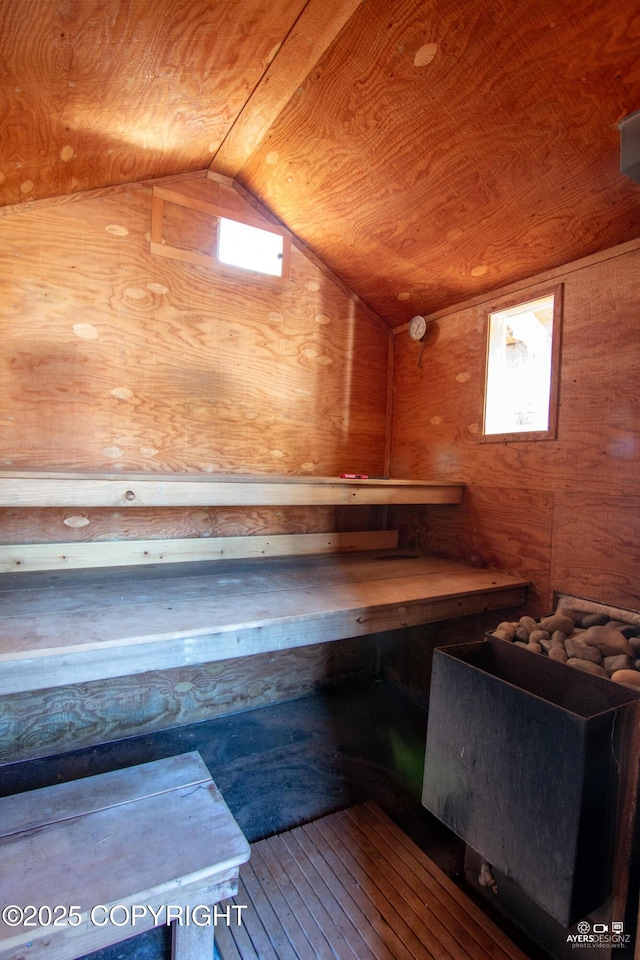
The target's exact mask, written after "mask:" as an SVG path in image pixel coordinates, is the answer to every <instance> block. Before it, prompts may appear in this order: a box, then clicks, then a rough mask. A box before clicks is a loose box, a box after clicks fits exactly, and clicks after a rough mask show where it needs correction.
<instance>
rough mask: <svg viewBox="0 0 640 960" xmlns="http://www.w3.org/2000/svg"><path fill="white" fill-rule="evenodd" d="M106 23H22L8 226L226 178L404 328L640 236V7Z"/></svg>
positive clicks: (429, 8)
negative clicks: (128, 191) (632, 166)
mask: <svg viewBox="0 0 640 960" xmlns="http://www.w3.org/2000/svg"><path fill="white" fill-rule="evenodd" d="M108 6H109V9H108V10H105V5H104V2H103V0H87V2H83V3H81V4H71V5H66V6H65V5H63V6H60V4H59V3H56V2H55V0H5V2H4V3H3V4H2V11H1V12H0V38H1V40H0V59H1V61H2V63H3V64H4V74H3V84H2V88H1V89H0V108H1V109H2V115H3V116H4V117H5V118H6V124H5V125H6V127H7V129H8V130H10V133H11V135H10V136H8V137H7V138H6V140H5V141H3V143H2V144H0V204H2V205H9V206H11V207H13V206H16V205H20V204H22V205H29V203H33V204H38V203H40V202H42V199H43V198H51V199H56V200H57V199H58V198H61V197H64V196H65V195H67V196H68V195H70V194H73V193H87V192H88V191H91V190H95V189H102V188H104V187H105V186H107V185H109V184H115V185H121V184H123V183H126V182H133V181H141V180H143V179H148V178H149V179H150V178H154V177H155V178H157V177H164V176H167V175H171V174H174V175H177V174H180V173H185V172H194V171H201V170H203V169H206V168H208V167H209V165H210V163H211V161H212V158H214V157H217V163H218V168H219V169H224V170H227V171H228V172H229V173H232V172H233V173H234V174H235V173H236V172H237V171H238V175H239V177H240V178H241V180H242V183H243V184H244V185H245V186H247V187H249V188H250V189H251V190H252V191H253V192H254V193H255V194H256V195H258V196H260V197H262V198H263V200H264V201H265V202H267V203H268V205H269V206H270V207H271V209H272V210H273V212H274V214H275V215H276V216H277V217H278V218H279V219H280V220H281V221H282V222H284V223H286V224H287V225H288V226H289V228H290V229H291V230H293V231H294V232H295V233H296V234H297V235H298V236H299V237H300V238H301V240H304V241H305V242H306V243H307V244H308V245H309V246H310V247H311V248H312V249H313V250H314V251H315V253H316V254H317V255H318V256H319V257H320V258H322V259H324V260H325V261H326V262H327V264H329V265H330V266H331V267H332V268H333V269H334V270H335V272H336V273H337V274H338V275H339V276H341V277H342V279H343V280H344V281H345V282H346V283H347V284H348V285H349V286H350V287H352V288H353V290H354V292H355V294H356V295H357V296H358V297H359V300H360V302H364V303H367V304H369V305H370V307H372V308H373V309H374V310H376V311H377V312H378V313H379V314H380V315H381V316H383V317H385V319H387V320H389V322H391V323H392V324H393V325H394V326H397V325H403V324H404V323H406V322H407V320H408V319H409V318H410V317H411V316H412V315H414V314H415V313H425V312H428V311H431V310H435V309H437V308H439V307H442V306H447V305H451V304H455V303H457V302H459V301H460V300H461V299H463V298H465V297H467V296H471V295H473V294H475V293H479V292H486V291H488V290H492V289H496V288H497V287H499V286H501V285H503V284H505V283H507V282H510V281H511V280H515V279H518V278H523V277H527V276H529V275H531V274H532V273H535V272H537V271H541V270H543V269H548V268H550V267H552V266H557V265H560V264H562V263H566V262H568V261H570V260H571V259H573V258H575V257H578V256H584V255H587V254H590V253H594V252H596V251H600V250H603V249H605V248H606V247H607V246H610V245H611V244H614V243H619V242H623V241H625V240H628V239H630V238H632V237H635V236H637V234H638V232H639V231H640V193H639V192H638V189H637V186H636V184H635V183H634V182H632V181H631V180H630V179H629V178H627V177H625V176H624V175H622V174H621V173H620V172H619V152H620V145H619V130H618V124H619V122H620V121H621V120H622V119H623V118H624V117H626V116H628V115H630V114H631V113H633V112H635V110H637V108H638V103H639V102H640V67H639V63H640V56H639V43H638V10H637V4H635V3H634V0H616V2H614V0H605V2H598V0H575V2H573V3H572V4H571V6H570V7H569V8H567V5H566V4H565V3H563V2H562V0H544V2H538V0H524V2H521V3H518V4H517V5H514V4H512V3H509V2H508V0H490V2H489V3H487V2H486V0H463V2H462V3H461V4H458V5H457V6H456V7H455V8H452V7H451V4H449V3H447V2H446V0H430V2H427V0H398V2H396V3H394V5H393V11H392V12H391V14H390V12H389V4H388V0H368V2H367V3H366V5H365V4H358V2H357V0H342V2H341V0H335V2H333V0H332V2H331V3H327V2H318V0H309V2H304V0H294V2H291V0H275V2H273V3H267V2H266V0H196V2H193V3H189V2H187V0H177V2H175V3H169V2H168V0H158V3H156V4H154V5H153V12H151V8H150V6H149V3H148V2H146V0H133V2H125V0H112V2H111V3H110V4H109V5H108ZM354 11H355V12H354ZM349 18H350V19H349ZM347 21H348V22H347ZM345 23H346V25H344V26H343V24H345ZM341 27H342V29H341ZM345 227H346V229H345ZM372 264H373V265H375V268H374V269H372Z"/></svg>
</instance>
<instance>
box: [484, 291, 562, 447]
mask: <svg viewBox="0 0 640 960" xmlns="http://www.w3.org/2000/svg"><path fill="white" fill-rule="evenodd" d="M561 292H562V291H561V288H560V287H559V288H557V289H555V290H553V291H551V292H549V293H545V294H543V295H541V296H539V297H537V298H536V299H535V300H529V301H527V302H524V303H523V302H521V303H517V304H513V302H511V303H510V304H505V305H504V306H503V307H502V308H501V309H497V310H492V311H491V312H490V313H489V315H488V325H487V327H488V332H487V359H486V372H485V391H484V411H483V421H482V423H483V429H482V439H484V440H505V439H507V440H540V439H550V438H553V437H555V435H556V413H557V385H558V375H559V369H558V366H559V364H558V361H559V345H560V324H561Z"/></svg>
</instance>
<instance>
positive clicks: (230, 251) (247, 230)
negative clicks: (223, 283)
mask: <svg viewBox="0 0 640 960" xmlns="http://www.w3.org/2000/svg"><path fill="white" fill-rule="evenodd" d="M218 260H220V262H221V263H226V264H228V265H229V266H232V267H242V268H243V269H244V270H255V271H256V272H257V273H267V274H269V275H270V276H272V277H281V276H282V262H283V238H282V235H281V234H278V233H271V231H269V230H261V229H260V228H259V227H252V226H250V225H249V224H247V223H240V222H239V221H237V220H228V219H227V218H226V217H220V227H219V230H218Z"/></svg>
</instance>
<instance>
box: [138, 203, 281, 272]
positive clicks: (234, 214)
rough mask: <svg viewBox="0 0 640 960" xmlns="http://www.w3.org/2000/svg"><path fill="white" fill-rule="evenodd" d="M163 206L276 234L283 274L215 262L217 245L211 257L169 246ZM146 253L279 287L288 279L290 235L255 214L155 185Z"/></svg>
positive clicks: (216, 259) (217, 260)
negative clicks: (147, 250)
mask: <svg viewBox="0 0 640 960" xmlns="http://www.w3.org/2000/svg"><path fill="white" fill-rule="evenodd" d="M165 203H172V204H175V205H176V206H179V207H185V208H187V209H189V210H197V211H198V212H200V213H205V214H207V215H209V216H211V217H212V218H214V219H216V220H220V219H225V220H235V221H236V223H243V224H245V225H246V226H248V227H256V228H257V229H258V230H265V231H266V232H267V233H275V234H276V235H277V236H279V237H281V238H282V273H281V274H280V276H277V275H275V274H271V273H262V272H261V271H260V270H251V269H248V268H247V267H237V266H234V265H232V264H227V263H223V262H222V261H221V260H219V259H218V251H217V244H216V250H215V252H214V253H213V254H206V253H201V252H200V251H197V250H189V249H187V248H183V247H175V246H172V245H171V244H168V243H167V242H166V240H165V239H164V238H163V235H162V224H163V218H164V213H165V211H164V204H165ZM149 251H150V253H154V254H156V255H158V256H161V257H168V258H169V259H171V260H179V261H181V262H182V263H192V264H195V265H197V266H202V267H208V268H209V269H210V270H211V269H214V270H216V271H220V272H222V273H226V274H232V275H234V276H236V277H244V278H245V279H253V280H259V281H261V282H263V283H275V284H281V283H283V282H284V281H286V280H288V279H289V276H290V269H291V235H290V233H289V232H288V230H285V228H284V227H281V226H279V225H278V224H274V223H271V222H270V221H268V220H264V219H263V218H262V217H260V216H259V215H258V214H256V215H255V216H253V215H252V214H251V213H244V212H239V211H237V210H230V209H228V208H226V207H223V206H220V205H219V204H217V203H209V202H208V201H206V200H200V199H198V198H195V197H191V196H188V195H186V194H181V193H179V192H178V191H174V190H171V188H170V187H163V186H158V185H154V187H153V198H152V201H151V237H150V244H149Z"/></svg>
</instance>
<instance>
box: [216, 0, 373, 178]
mask: <svg viewBox="0 0 640 960" xmlns="http://www.w3.org/2000/svg"><path fill="white" fill-rule="evenodd" d="M361 2H362V0H347V2H344V0H342V2H340V0H332V2H331V3H327V0H311V2H309V3H307V4H306V5H305V7H304V9H303V11H302V13H301V15H300V17H299V18H298V20H297V21H296V23H295V24H294V26H293V28H292V30H291V31H290V33H289V34H288V35H287V36H286V38H285V40H284V43H283V44H282V46H281V47H280V49H279V50H278V53H277V54H276V56H275V58H274V60H273V61H272V62H271V63H270V64H269V66H268V67H267V69H266V71H265V73H264V75H263V77H262V78H261V80H260V82H259V84H258V85H257V87H256V88H255V90H254V91H253V93H252V94H251V96H250V98H249V100H248V101H247V103H246V104H245V106H244V109H243V110H242V112H241V113H240V114H239V116H238V117H237V119H236V121H235V123H234V124H233V127H232V128H231V130H230V131H229V134H228V135H227V137H226V138H225V140H224V142H223V143H222V144H221V146H220V148H219V149H218V151H217V152H216V155H215V156H214V158H213V160H212V161H211V169H212V170H215V171H217V172H219V173H222V174H226V176H229V177H235V176H236V175H237V173H238V171H239V170H240V169H241V168H242V166H243V165H244V163H245V161H246V160H247V159H248V158H249V157H250V156H251V154H252V153H253V152H254V150H255V149H256V147H258V146H259V145H260V144H261V143H262V141H263V140H264V138H265V136H266V134H267V131H268V130H269V128H270V126H271V125H272V123H273V122H274V121H275V120H276V118H277V116H278V114H279V113H280V112H281V110H282V109H283V108H284V107H285V106H286V104H287V103H288V101H289V100H290V99H291V97H292V96H293V95H294V93H295V92H296V90H297V89H298V88H299V87H300V86H301V85H302V84H303V83H304V81H305V80H306V78H307V76H308V75H309V73H310V72H311V70H312V69H313V67H314V66H315V64H316V62H317V61H318V60H319V59H320V58H321V56H322V55H323V54H324V53H325V51H326V50H327V49H328V47H329V46H330V45H331V43H332V42H333V41H334V40H335V38H336V37H337V35H338V34H339V33H340V31H341V30H342V28H343V27H344V25H345V24H346V23H347V21H348V20H349V18H350V17H351V16H352V14H353V12H354V11H355V10H356V9H357V8H358V7H359V5H360V3H361Z"/></svg>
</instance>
